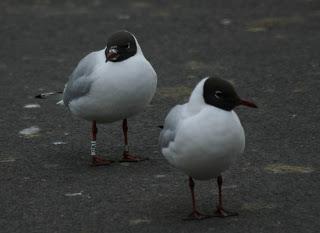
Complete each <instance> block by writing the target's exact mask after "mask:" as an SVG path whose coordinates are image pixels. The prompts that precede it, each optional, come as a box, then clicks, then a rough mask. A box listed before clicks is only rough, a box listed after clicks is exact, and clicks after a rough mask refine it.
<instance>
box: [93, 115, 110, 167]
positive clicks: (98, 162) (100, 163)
mask: <svg viewBox="0 0 320 233" xmlns="http://www.w3.org/2000/svg"><path fill="white" fill-rule="evenodd" d="M97 133H98V128H97V123H96V121H92V141H91V157H92V163H91V166H104V165H109V164H111V163H112V161H110V160H107V159H104V158H101V157H99V156H97V155H96V147H97Z"/></svg>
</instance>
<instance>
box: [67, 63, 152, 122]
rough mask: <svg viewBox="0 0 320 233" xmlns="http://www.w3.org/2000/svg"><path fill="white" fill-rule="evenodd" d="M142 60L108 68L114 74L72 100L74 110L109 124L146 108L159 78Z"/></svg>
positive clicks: (98, 80)
mask: <svg viewBox="0 0 320 233" xmlns="http://www.w3.org/2000/svg"><path fill="white" fill-rule="evenodd" d="M140 63H141V64H139V63H138V64H137V63H135V66H125V64H122V65H121V66H119V64H117V63H111V64H110V67H105V69H112V73H113V74H114V75H113V76H109V77H100V78H99V79H97V80H96V81H94V82H93V84H92V86H91V89H90V91H89V93H88V94H87V95H85V96H84V97H81V98H78V99H76V100H74V101H71V102H70V104H69V108H70V110H71V112H72V113H73V114H75V115H77V116H79V117H81V118H84V119H86V120H90V121H92V120H96V121H97V122H99V123H109V122H114V121H117V120H122V119H124V118H127V117H130V116H132V115H134V114H137V113H138V112H140V111H142V110H143V109H144V108H145V107H146V106H147V105H148V104H149V103H150V101H151V99H152V97H153V96H154V94H155V91H156V85H157V77H156V74H155V72H154V70H153V68H152V67H151V65H150V64H149V62H147V61H145V60H144V61H142V62H140ZM125 67H127V69H125ZM100 73H101V71H100ZM102 73H103V72H102Z"/></svg>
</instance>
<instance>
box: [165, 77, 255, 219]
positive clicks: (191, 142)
mask: <svg viewBox="0 0 320 233" xmlns="http://www.w3.org/2000/svg"><path fill="white" fill-rule="evenodd" d="M239 105H244V106H247V107H252V108H256V107H257V106H256V105H255V104H254V103H253V102H250V101H246V100H242V99H241V98H240V97H239V96H238V94H237V93H236V91H235V89H234V87H233V86H232V85H231V84H230V83H229V82H227V81H225V80H223V79H220V78H215V77H209V78H205V79H203V80H201V81H200V82H199V83H198V84H197V86H196V87H195V89H194V90H193V92H192V94H191V96H190V99H189V102H187V103H186V104H183V105H177V106H175V107H174V108H172V109H171V111H170V112H169V114H168V115H167V117H166V119H165V123H164V126H163V129H162V131H161V133H160V138H159V142H160V146H161V152H162V154H163V155H164V157H165V158H166V159H167V160H168V161H169V163H170V164H172V165H174V166H175V167H177V168H178V169H180V170H182V171H183V172H185V173H186V174H187V175H188V176H189V187H190V190H191V197H192V207H193V210H192V213H191V214H190V215H189V217H188V219H203V218H207V217H210V215H204V214H202V213H200V212H198V210H197V209H196V201H195V194H194V187H195V183H194V180H193V179H197V180H209V179H212V178H217V183H218V188H219V202H218V205H217V209H216V212H215V214H214V215H211V216H219V217H227V216H235V215H237V213H232V212H229V211H226V210H225V209H224V208H223V204H222V191H221V189H222V175H221V174H222V172H223V171H225V170H226V169H228V168H229V166H230V165H231V164H232V162H233V161H234V160H235V159H236V157H237V156H238V155H239V154H241V153H242V152H243V150H244V147H245V135H244V130H243V128H242V125H241V123H240V120H239V118H238V116H237V114H236V113H235V112H234V111H233V109H234V108H235V107H237V106H239Z"/></svg>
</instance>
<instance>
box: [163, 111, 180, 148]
mask: <svg viewBox="0 0 320 233" xmlns="http://www.w3.org/2000/svg"><path fill="white" fill-rule="evenodd" d="M182 109H183V105H177V106H175V107H174V108H172V109H171V111H170V112H169V114H168V115H167V117H166V119H165V122H164V126H163V129H162V130H161V133H160V137H159V144H160V147H161V148H166V147H168V146H169V144H170V142H172V141H174V139H175V136H176V130H177V126H178V123H179V121H180V120H181V118H182Z"/></svg>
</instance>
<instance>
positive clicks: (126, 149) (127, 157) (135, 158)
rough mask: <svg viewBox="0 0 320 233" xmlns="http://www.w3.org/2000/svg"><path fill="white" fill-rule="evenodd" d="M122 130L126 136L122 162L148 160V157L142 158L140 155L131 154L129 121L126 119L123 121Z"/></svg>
mask: <svg viewBox="0 0 320 233" xmlns="http://www.w3.org/2000/svg"><path fill="white" fill-rule="evenodd" d="M122 130H123V136H124V151H123V154H122V159H121V160H120V162H140V161H144V160H146V158H140V157H138V156H134V155H130V154H129V146H128V121H127V119H124V120H123V121H122Z"/></svg>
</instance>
